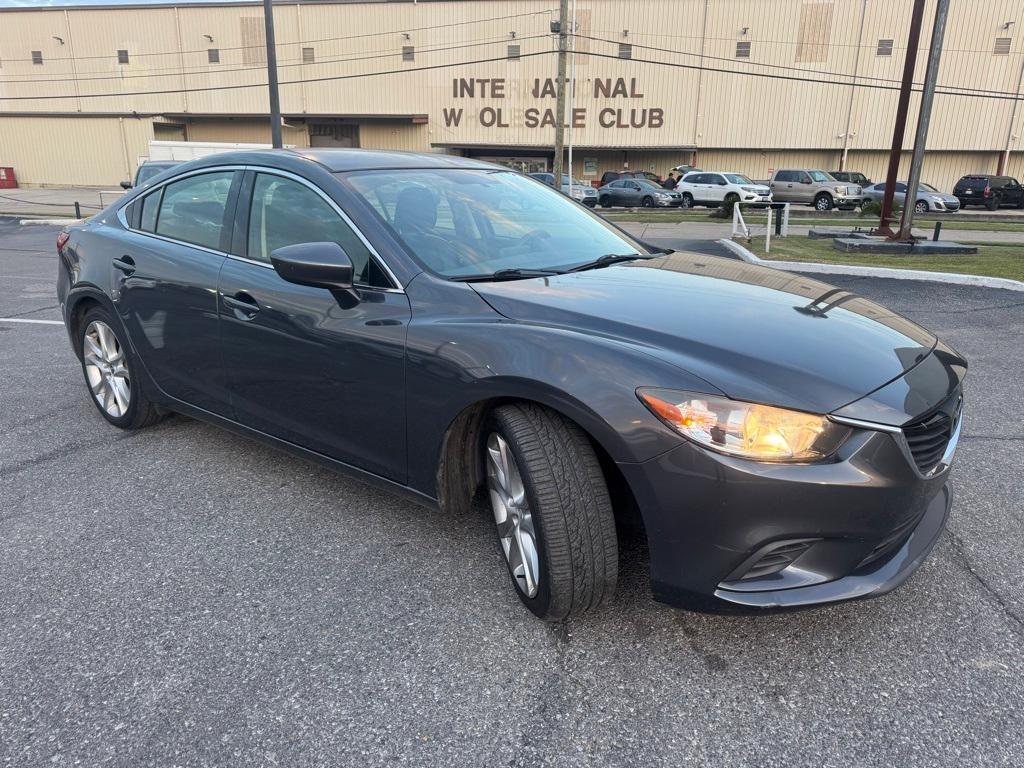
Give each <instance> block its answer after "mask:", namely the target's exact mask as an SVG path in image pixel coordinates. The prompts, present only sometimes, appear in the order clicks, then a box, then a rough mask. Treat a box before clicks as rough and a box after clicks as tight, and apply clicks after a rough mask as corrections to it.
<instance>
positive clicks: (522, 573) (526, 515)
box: [487, 432, 540, 597]
mask: <svg viewBox="0 0 1024 768" xmlns="http://www.w3.org/2000/svg"><path fill="white" fill-rule="evenodd" d="M487 490H488V492H489V494H490V497H491V510H492V511H493V512H494V523H495V525H496V526H497V528H498V538H499V540H500V541H501V548H502V550H503V551H504V553H505V559H506V560H507V561H508V567H509V570H510V571H511V572H512V576H513V578H514V580H515V582H516V586H517V587H518V588H519V591H520V592H522V593H523V594H524V595H526V596H527V597H534V596H535V595H536V594H537V588H538V585H539V583H540V557H539V555H538V553H537V531H536V528H535V527H534V522H533V514H532V513H531V511H530V505H529V502H528V501H527V499H526V486H524V485H523V478H522V475H521V474H520V473H519V467H518V465H517V464H516V460H515V457H514V456H513V455H512V449H511V448H510V447H509V444H508V442H507V441H506V440H505V438H503V437H502V436H501V435H499V434H498V433H497V432H492V433H491V434H490V436H489V437H488V438H487Z"/></svg>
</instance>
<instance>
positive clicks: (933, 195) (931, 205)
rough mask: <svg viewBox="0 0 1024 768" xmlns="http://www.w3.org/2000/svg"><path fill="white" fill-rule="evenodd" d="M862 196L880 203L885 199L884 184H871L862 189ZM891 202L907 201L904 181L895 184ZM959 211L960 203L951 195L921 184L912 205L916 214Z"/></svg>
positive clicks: (900, 202)
mask: <svg viewBox="0 0 1024 768" xmlns="http://www.w3.org/2000/svg"><path fill="white" fill-rule="evenodd" d="M864 196H865V197H867V198H868V199H870V200H875V201H876V202H879V203H880V202H882V198H883V197H885V182H884V181H882V182H879V183H878V184H872V185H871V186H870V187H864ZM892 198H893V201H894V202H895V203H898V204H899V205H904V201H905V200H906V199H907V184H906V182H904V181H898V182H896V189H895V190H894V191H893V195H892ZM959 210H960V201H959V200H957V199H956V198H955V197H954V196H953V195H947V194H945V193H944V192H939V190H937V189H936V188H935V187H933V186H932V185H931V184H925V183H924V182H922V183H921V186H920V187H918V191H917V202H916V203H915V205H914V211H915V212H916V213H929V212H939V213H946V212H951V211H959Z"/></svg>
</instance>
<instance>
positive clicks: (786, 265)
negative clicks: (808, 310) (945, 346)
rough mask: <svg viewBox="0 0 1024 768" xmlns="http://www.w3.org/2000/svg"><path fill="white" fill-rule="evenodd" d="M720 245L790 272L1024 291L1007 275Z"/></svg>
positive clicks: (729, 242)
mask: <svg viewBox="0 0 1024 768" xmlns="http://www.w3.org/2000/svg"><path fill="white" fill-rule="evenodd" d="M718 244H719V245H721V246H722V247H723V248H725V249H726V250H727V251H729V252H731V253H733V254H735V256H736V257H737V258H738V259H740V260H741V261H745V262H747V263H748V264H757V265H759V266H762V267H771V268H772V269H784V270H786V271H789V272H809V273H813V274H824V275H857V276H858V277H886V278H892V279H895V280H924V281H927V282H933V283H949V284H952V285H973V286H974V287H976V288H1002V289H1003V290H1006V291H1018V292H1021V293H1024V282H1021V281H1020V280H1010V279H1009V278H1005V277H985V276H984V275H960V274H957V273H955V272H929V271H927V270H924V269H895V268H891V267H862V266H857V265H855V264H818V263H815V262H810V261H807V262H804V261H772V260H771V259H762V258H760V257H758V256H756V255H754V254H753V253H751V252H750V251H749V250H747V249H746V248H744V247H743V246H742V245H740V244H739V243H737V242H735V241H733V240H729V239H728V238H722V239H721V240H719V241H718Z"/></svg>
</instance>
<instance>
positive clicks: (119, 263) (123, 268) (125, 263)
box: [110, 256, 135, 276]
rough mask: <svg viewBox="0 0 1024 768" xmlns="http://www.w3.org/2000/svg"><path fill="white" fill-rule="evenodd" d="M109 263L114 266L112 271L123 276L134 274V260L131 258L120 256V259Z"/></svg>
mask: <svg viewBox="0 0 1024 768" xmlns="http://www.w3.org/2000/svg"><path fill="white" fill-rule="evenodd" d="M110 263H111V264H113V265H114V269H116V270H118V271H120V272H124V274H125V276H128V275H130V274H132V273H133V272H135V259H133V258H132V257H131V256H122V257H121V258H120V259H114V260H113V261H112V262H110Z"/></svg>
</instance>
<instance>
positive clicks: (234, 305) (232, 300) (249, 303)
mask: <svg viewBox="0 0 1024 768" xmlns="http://www.w3.org/2000/svg"><path fill="white" fill-rule="evenodd" d="M221 301H223V302H224V306H225V307H228V308H229V309H233V310H234V311H235V315H236V316H238V317H239V319H242V320H252V319H253V318H254V317H255V316H256V313H257V312H259V311H260V305H259V304H258V303H257V301H256V299H254V298H253V297H252V296H250V295H249V294H247V293H245V292H244V291H239V292H238V293H236V294H235V295H234V296H223V295H222V296H221Z"/></svg>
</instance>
